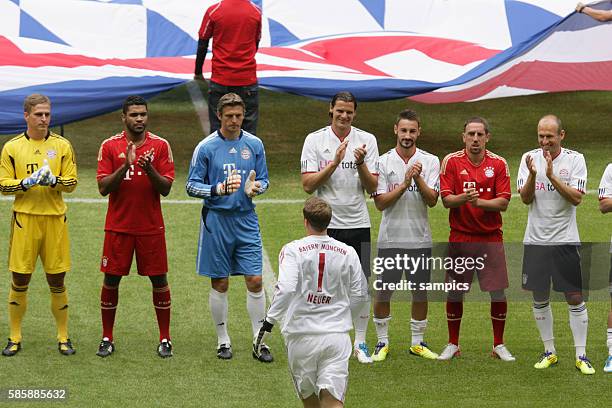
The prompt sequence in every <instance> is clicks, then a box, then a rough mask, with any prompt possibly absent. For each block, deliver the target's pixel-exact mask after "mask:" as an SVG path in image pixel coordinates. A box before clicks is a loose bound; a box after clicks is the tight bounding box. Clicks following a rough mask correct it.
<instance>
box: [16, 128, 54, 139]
mask: <svg viewBox="0 0 612 408" xmlns="http://www.w3.org/2000/svg"><path fill="white" fill-rule="evenodd" d="M23 135H24V136H25V137H26V139H28V140H31V138H30V136H28V131H27V130H24V131H23ZM49 136H51V131H50V130H48V129H47V136H45V140H47V139H48V138H49Z"/></svg>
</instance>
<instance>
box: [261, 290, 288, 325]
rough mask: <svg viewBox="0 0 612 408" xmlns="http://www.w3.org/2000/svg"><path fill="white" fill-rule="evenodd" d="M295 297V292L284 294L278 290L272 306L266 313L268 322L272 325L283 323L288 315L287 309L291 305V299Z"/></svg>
mask: <svg viewBox="0 0 612 408" xmlns="http://www.w3.org/2000/svg"><path fill="white" fill-rule="evenodd" d="M294 295H295V292H294V291H293V292H288V291H287V292H284V291H282V290H277V291H276V292H275V294H274V299H272V304H271V305H270V308H269V309H268V313H266V320H267V321H268V322H270V323H272V324H277V323H278V322H280V321H282V320H283V319H284V318H285V315H286V314H287V309H288V308H289V304H290V303H291V299H292V298H293V296H294Z"/></svg>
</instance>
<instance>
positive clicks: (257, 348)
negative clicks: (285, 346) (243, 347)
mask: <svg viewBox="0 0 612 408" xmlns="http://www.w3.org/2000/svg"><path fill="white" fill-rule="evenodd" d="M273 327H274V325H273V324H272V323H270V322H269V321H267V320H265V319H264V321H263V324H262V325H261V328H260V329H259V332H258V333H257V337H255V339H254V342H253V356H255V357H256V358H259V356H260V355H261V346H263V345H265V344H266V343H265V341H264V340H265V339H266V337H268V335H269V334H270V333H272V328H273Z"/></svg>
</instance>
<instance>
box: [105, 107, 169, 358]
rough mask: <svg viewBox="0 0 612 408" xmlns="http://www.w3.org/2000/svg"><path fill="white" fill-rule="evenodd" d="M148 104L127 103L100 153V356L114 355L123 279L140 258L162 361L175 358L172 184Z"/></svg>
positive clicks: (164, 147)
mask: <svg viewBox="0 0 612 408" xmlns="http://www.w3.org/2000/svg"><path fill="white" fill-rule="evenodd" d="M148 118H149V116H148V107H147V102H146V101H145V100H144V99H143V98H141V97H140V96H130V97H128V98H127V99H126V100H125V102H124V103H123V113H122V115H121V120H122V121H123V125H124V128H125V129H124V131H123V132H121V133H119V134H117V135H115V136H113V137H110V138H108V139H106V140H105V141H104V142H102V146H100V151H99V153H98V174H97V179H98V189H99V190H100V194H102V195H103V196H106V195H108V194H110V197H109V200H108V211H107V212H106V224H105V227H104V231H105V235H104V248H103V250H102V263H101V267H100V270H101V271H102V272H103V273H104V282H103V284H102V292H101V294H100V308H101V310H102V341H101V342H100V346H99V348H98V352H97V353H96V354H97V355H98V356H100V357H108V356H110V355H111V354H112V353H113V352H114V351H115V344H114V342H113V326H114V323H115V312H116V310H117V304H118V302H119V283H120V282H121V277H122V276H126V275H128V274H129V273H130V267H131V265H132V257H133V256H134V253H136V265H137V268H138V274H139V275H144V276H148V277H149V279H150V280H151V284H152V287H153V306H154V307H155V314H156V316H157V324H158V326H159V346H158V347H157V353H158V355H159V356H160V357H162V358H166V357H172V343H171V341H170V306H171V300H170V287H169V286H168V279H167V273H168V261H167V254H166V239H165V233H164V219H163V216H162V211H161V203H160V194H161V195H163V196H164V197H165V196H167V195H168V194H169V193H170V189H171V188H172V182H173V181H174V160H173V158H172V150H171V149H170V145H169V144H168V142H167V141H166V140H165V139H162V138H161V137H159V136H156V135H154V134H153V133H151V132H148V131H147V130H146V129H147V121H148Z"/></svg>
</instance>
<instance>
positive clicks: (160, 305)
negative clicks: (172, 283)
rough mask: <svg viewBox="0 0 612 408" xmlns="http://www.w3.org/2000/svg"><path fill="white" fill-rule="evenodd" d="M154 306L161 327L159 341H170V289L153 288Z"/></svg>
mask: <svg viewBox="0 0 612 408" xmlns="http://www.w3.org/2000/svg"><path fill="white" fill-rule="evenodd" d="M153 306H155V314H156V315H157V325H158V326H159V341H162V340H163V339H168V340H170V306H171V301H170V287H169V286H168V285H166V286H164V287H163V288H153Z"/></svg>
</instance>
